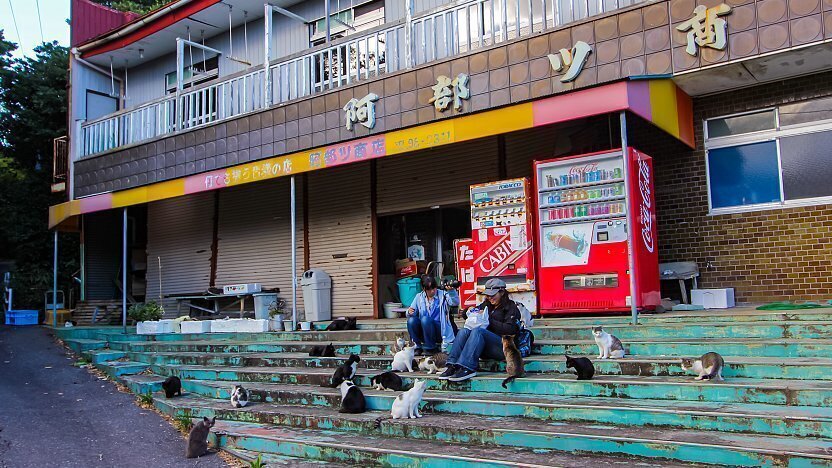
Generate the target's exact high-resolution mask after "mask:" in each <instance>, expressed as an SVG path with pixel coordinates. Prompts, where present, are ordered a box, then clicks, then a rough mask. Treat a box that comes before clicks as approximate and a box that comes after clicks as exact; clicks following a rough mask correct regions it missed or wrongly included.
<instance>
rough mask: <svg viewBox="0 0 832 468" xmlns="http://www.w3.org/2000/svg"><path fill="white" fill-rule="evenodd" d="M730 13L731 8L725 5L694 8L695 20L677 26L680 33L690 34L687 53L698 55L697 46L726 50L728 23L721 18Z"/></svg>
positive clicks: (686, 48)
mask: <svg viewBox="0 0 832 468" xmlns="http://www.w3.org/2000/svg"><path fill="white" fill-rule="evenodd" d="M730 12H731V7H730V6H728V5H726V4H724V3H723V4H721V5H717V6H715V7H713V8H707V7H706V6H705V5H699V6H697V7H696V8H694V9H693V18H691V19H689V20H687V21H685V22H684V23H682V24H680V25H679V26H676V29H678V30H679V31H682V32H685V31H687V32H688V40H687V47H685V52H687V53H688V54H690V55H696V52H697V46H699V47H710V48H712V49H716V50H725V45H726V44H727V43H728V41H727V36H728V23H726V21H725V20H724V19H722V18H720V16H722V15H727V14H728V13H730Z"/></svg>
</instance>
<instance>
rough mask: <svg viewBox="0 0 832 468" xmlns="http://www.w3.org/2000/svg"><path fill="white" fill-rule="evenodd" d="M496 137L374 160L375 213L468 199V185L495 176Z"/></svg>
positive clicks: (451, 203)
mask: <svg viewBox="0 0 832 468" xmlns="http://www.w3.org/2000/svg"><path fill="white" fill-rule="evenodd" d="M497 151H498V148H497V139H496V138H484V139H481V140H475V141H471V142H465V143H459V144H455V145H449V146H446V147H442V148H437V149H433V150H427V151H421V152H418V153H416V154H414V155H408V156H393V157H389V158H382V159H379V160H378V183H377V189H376V190H377V195H378V201H377V207H376V211H377V212H378V214H390V213H403V212H407V211H418V210H426V209H429V208H430V207H431V206H436V205H440V206H442V205H453V204H459V203H465V204H467V203H468V197H469V194H468V188H469V186H471V185H472V184H481V183H484V182H490V181H494V180H497V174H498V171H497V165H498V162H497Z"/></svg>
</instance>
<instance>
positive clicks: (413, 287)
mask: <svg viewBox="0 0 832 468" xmlns="http://www.w3.org/2000/svg"><path fill="white" fill-rule="evenodd" d="M396 285H398V287H399V299H401V301H402V307H410V304H411V303H412V302H413V299H414V298H415V297H416V295H417V294H419V291H421V290H422V280H421V279H419V277H412V278H402V279H400V280H399V281H397V282H396Z"/></svg>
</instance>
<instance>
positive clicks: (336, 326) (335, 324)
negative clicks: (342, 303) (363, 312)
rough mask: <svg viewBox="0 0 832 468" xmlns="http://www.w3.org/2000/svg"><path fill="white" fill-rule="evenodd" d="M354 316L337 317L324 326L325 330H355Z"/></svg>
mask: <svg viewBox="0 0 832 468" xmlns="http://www.w3.org/2000/svg"><path fill="white" fill-rule="evenodd" d="M355 322H356V318H355V317H339V318H337V319H335V320H333V321H332V322H330V323H329V325H327V326H326V331H343V330H356V329H357V326H356V323H355Z"/></svg>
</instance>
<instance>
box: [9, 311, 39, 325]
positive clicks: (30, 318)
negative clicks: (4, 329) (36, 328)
mask: <svg viewBox="0 0 832 468" xmlns="http://www.w3.org/2000/svg"><path fill="white" fill-rule="evenodd" d="M37 324H38V311H37V310H7V311H6V325H37Z"/></svg>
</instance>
